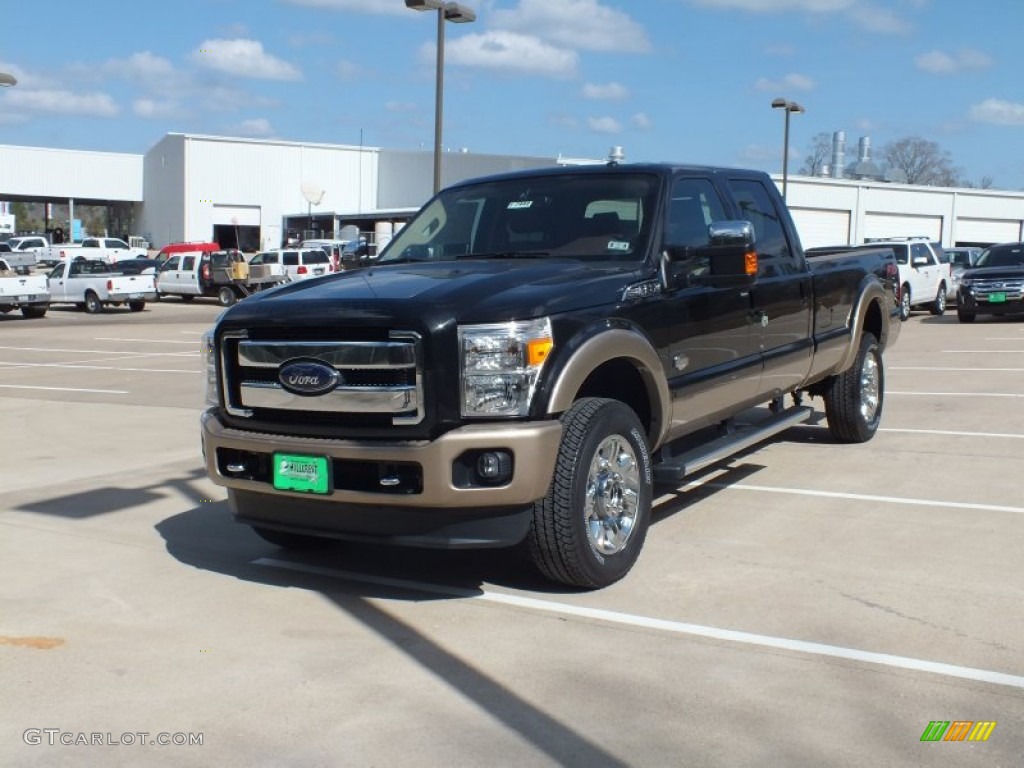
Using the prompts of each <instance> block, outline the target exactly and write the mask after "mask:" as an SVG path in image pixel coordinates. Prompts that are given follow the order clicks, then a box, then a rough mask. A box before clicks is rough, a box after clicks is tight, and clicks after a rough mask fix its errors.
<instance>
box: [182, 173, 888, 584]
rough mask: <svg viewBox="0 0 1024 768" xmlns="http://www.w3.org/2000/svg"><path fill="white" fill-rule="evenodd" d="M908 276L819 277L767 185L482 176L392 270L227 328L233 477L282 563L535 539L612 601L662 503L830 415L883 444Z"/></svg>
mask: <svg viewBox="0 0 1024 768" xmlns="http://www.w3.org/2000/svg"><path fill="white" fill-rule="evenodd" d="M897 274H898V273H897V268H896V264H895V260H894V257H893V253H892V250H891V249H889V248H879V249H872V250H863V251H851V250H849V249H846V250H843V251H842V252H839V253H835V254H823V255H820V256H817V257H815V258H813V259H808V258H806V256H805V254H804V251H803V248H802V246H801V243H800V240H799V237H798V235H797V232H796V229H795V227H794V226H793V222H792V220H791V218H790V215H789V211H788V209H787V208H786V206H785V203H784V202H783V200H782V198H781V196H780V194H779V192H778V189H777V188H776V186H775V184H774V183H773V182H772V180H771V179H770V178H769V177H768V176H767V174H764V173H761V172H757V171H744V170H738V169H727V168H709V167H700V166H684V165H664V164H637V165H617V164H611V165H608V166H585V167H566V168H551V169H538V170H531V171H523V172H518V173H512V174H505V175H499V176H492V177H488V178H483V179H476V180H467V181H464V182H461V183H458V184H456V185H454V186H452V187H449V188H447V189H445V190H443V191H441V192H440V193H439V194H438V195H437V196H436V197H434V198H433V199H432V200H430V201H429V202H428V203H427V204H426V205H425V206H424V207H423V208H422V209H421V210H420V212H419V213H418V214H417V215H416V216H415V217H414V218H413V219H412V220H411V221H410V222H409V224H407V225H406V226H405V227H403V228H402V230H401V232H399V233H398V234H397V235H396V236H395V237H394V238H393V239H392V240H391V241H390V243H389V244H388V245H387V247H386V248H385V250H384V251H383V252H382V253H381V255H380V256H379V258H378V259H376V260H375V261H374V262H373V263H372V265H369V266H367V267H366V268H364V269H361V270H352V271H346V272H341V273H338V274H334V275H329V276H326V277H324V278H321V279H318V280H310V281H303V282H299V283H293V284H289V285H286V286H282V287H281V288H278V289H277V290H275V291H273V292H270V293H267V294H264V295H261V296H255V297H253V298H252V299H251V300H248V301H245V302H242V303H240V304H238V305H236V306H234V307H232V308H231V309H229V310H227V311H226V312H225V313H223V315H221V317H220V318H219V320H218V322H217V323H216V325H215V326H214V328H213V329H212V330H211V331H210V332H209V333H208V334H207V335H206V337H205V339H204V342H203V350H204V353H205V365H206V382H207V393H206V397H207V409H206V411H205V412H204V413H203V415H202V417H201V435H202V441H203V450H204V456H205V459H206V466H207V472H208V473H209V475H210V477H211V478H212V480H213V481H214V482H215V483H217V484H219V485H222V486H225V487H226V488H227V489H228V499H229V503H230V506H231V509H232V512H233V513H234V515H235V517H236V519H237V520H239V521H240V522H242V523H244V524H246V525H249V526H251V527H252V528H253V530H255V531H256V532H257V533H258V534H259V535H260V536H262V537H264V538H265V539H267V540H268V541H270V542H273V543H275V544H278V545H281V546H291V547H302V546H314V545H316V544H319V543H321V542H323V541H324V540H329V539H332V538H351V539H357V540H377V541H383V542H388V543H392V544H404V545H412V546H437V547H498V546H515V545H520V544H521V545H523V546H524V547H525V549H526V550H527V551H528V552H529V553H530V556H531V558H532V561H533V564H534V566H535V567H536V568H537V569H538V570H539V572H540V573H541V574H543V575H544V576H546V577H547V578H549V579H551V580H554V581H557V582H561V583H565V584H571V585H574V586H577V587H584V588H596V587H602V586H605V585H607V584H611V583H612V582H614V581H616V580H617V579H620V578H622V577H623V576H624V575H625V574H626V573H627V572H628V571H629V570H630V568H631V567H632V566H633V564H634V563H635V562H636V559H637V557H638V556H639V554H640V551H641V549H642V546H643V543H644V540H645V537H646V535H647V531H648V527H649V524H650V520H651V507H652V499H653V498H655V494H654V487H655V485H656V484H661V485H664V486H666V487H678V486H679V485H680V483H681V482H682V481H683V480H684V479H685V478H688V477H690V476H692V475H693V474H695V473H697V472H700V471H702V470H703V469H705V468H707V467H710V466H712V465H715V464H716V463H719V462H721V461H722V460H723V459H725V458H727V457H728V456H730V455H733V454H735V453H737V452H739V451H742V450H747V449H749V448H751V447H752V446H754V445H756V444H758V443H759V442H762V441H764V440H766V439H768V438H770V437H771V436H773V435H776V434H778V433H779V432H781V431H783V430H785V429H788V428H789V427H791V426H793V425H795V424H798V423H802V422H804V421H806V420H808V419H809V418H811V416H812V414H813V409H812V408H811V407H810V406H809V405H807V404H805V398H808V397H820V398H822V399H823V401H824V411H825V416H826V418H827V422H828V429H829V433H830V434H831V436H832V439H833V440H834V441H836V442H840V443H857V442H863V441H866V440H869V439H871V438H872V436H873V435H874V434H875V432H876V430H877V429H878V426H879V423H880V421H881V418H882V411H883V406H884V392H885V388H884V382H885V376H884V366H883V350H885V349H886V347H887V346H888V345H890V344H892V343H893V341H894V340H895V339H896V337H897V335H898V332H899V328H900V323H899V321H898V319H897V317H898V314H897V313H898V307H897V305H896V302H895V298H894V297H895V282H896V276H897ZM807 451H808V460H809V461H810V462H813V456H814V451H815V447H814V446H813V445H808V446H807ZM822 470H823V471H824V470H827V467H823V468H822ZM809 471H813V470H809Z"/></svg>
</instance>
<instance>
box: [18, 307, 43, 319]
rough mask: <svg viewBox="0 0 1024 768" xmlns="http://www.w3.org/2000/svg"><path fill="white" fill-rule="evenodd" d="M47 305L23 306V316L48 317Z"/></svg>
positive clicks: (32, 317)
mask: <svg viewBox="0 0 1024 768" xmlns="http://www.w3.org/2000/svg"><path fill="white" fill-rule="evenodd" d="M46 310H47V307H22V308H21V316H22V317H27V318H31V319H37V318H40V317H46Z"/></svg>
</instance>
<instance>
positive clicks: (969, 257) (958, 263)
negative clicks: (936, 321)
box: [939, 246, 981, 302]
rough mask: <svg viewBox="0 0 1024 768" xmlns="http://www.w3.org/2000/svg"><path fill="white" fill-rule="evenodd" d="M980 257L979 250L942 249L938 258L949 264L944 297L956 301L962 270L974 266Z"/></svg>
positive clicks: (962, 247)
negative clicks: (948, 280)
mask: <svg viewBox="0 0 1024 768" xmlns="http://www.w3.org/2000/svg"><path fill="white" fill-rule="evenodd" d="M980 256H981V248H972V247H967V246H957V247H954V248H943V249H942V255H941V256H940V257H939V258H940V259H941V260H942V261H943V262H945V263H947V264H949V271H950V282H949V286H948V288H947V289H946V296H947V297H948V298H949V299H951V300H953V301H954V302H955V301H956V294H957V291H958V290H959V288H960V277H961V276H962V275H963V273H964V270H966V269H970V268H971V267H973V266H974V264H975V262H976V261H977V260H978V257H980Z"/></svg>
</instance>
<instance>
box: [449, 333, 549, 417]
mask: <svg viewBox="0 0 1024 768" xmlns="http://www.w3.org/2000/svg"><path fill="white" fill-rule="evenodd" d="M552 346H553V340H552V335H551V321H550V320H549V319H548V318H546V317H545V318H541V319H540V320H529V321H523V322H512V323H495V324H489V325H465V326H462V327H461V328H459V350H460V356H461V365H462V376H461V378H462V415H463V416H464V417H466V418H474V417H476V418H479V417H485V416H525V415H526V414H527V413H528V412H529V410H530V402H531V401H532V400H533V393H534V391H535V389H536V387H537V381H538V380H539V378H540V372H541V369H542V368H543V367H544V361H545V360H546V359H547V357H548V354H549V353H550V352H551V348H552Z"/></svg>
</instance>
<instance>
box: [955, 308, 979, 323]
mask: <svg viewBox="0 0 1024 768" xmlns="http://www.w3.org/2000/svg"><path fill="white" fill-rule="evenodd" d="M975 317H976V315H975V314H974V313H973V312H967V311H965V310H963V309H958V310H957V311H956V319H957V320H959V321H960V322H961V323H973V322H974V318H975Z"/></svg>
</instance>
